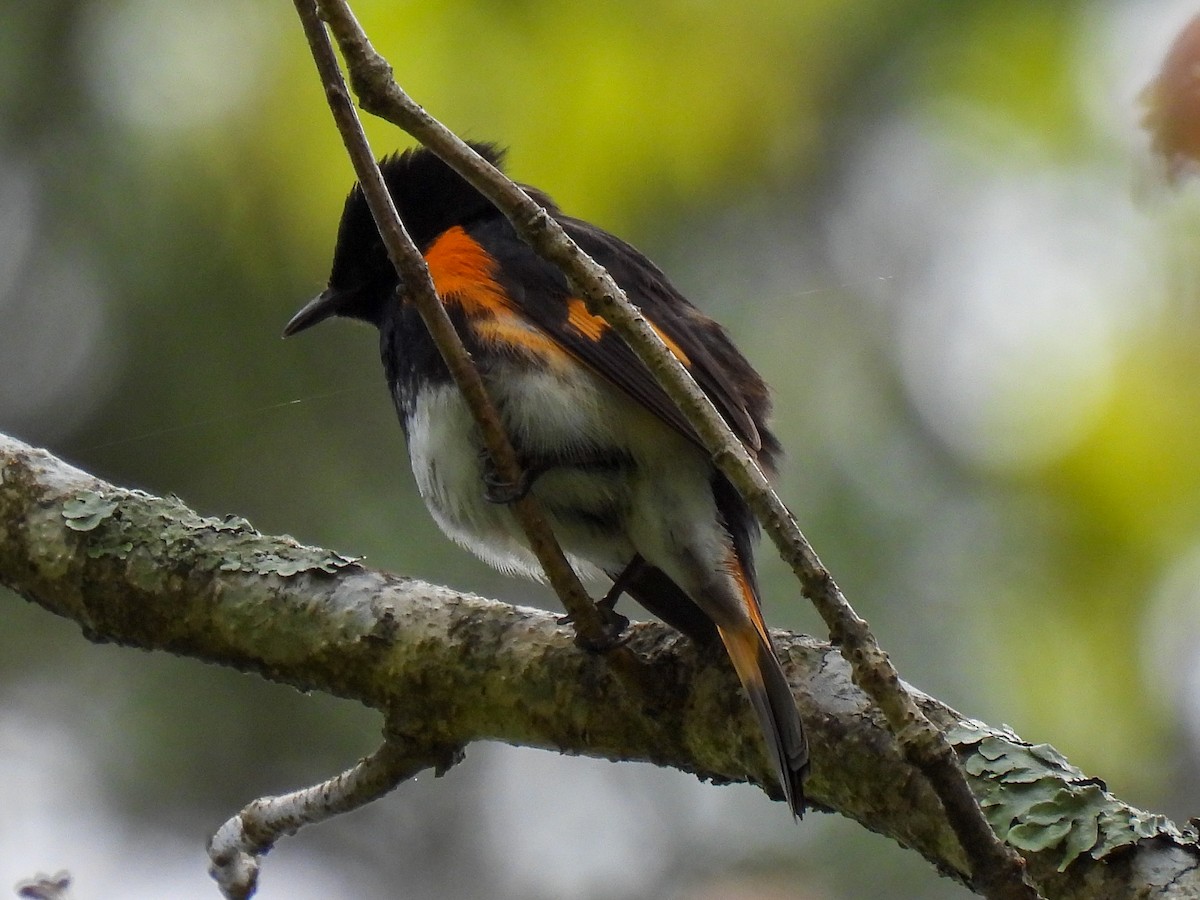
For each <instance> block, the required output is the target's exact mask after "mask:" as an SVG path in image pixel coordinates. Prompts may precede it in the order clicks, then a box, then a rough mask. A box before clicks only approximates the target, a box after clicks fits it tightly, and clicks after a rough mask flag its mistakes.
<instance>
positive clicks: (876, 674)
mask: <svg viewBox="0 0 1200 900" xmlns="http://www.w3.org/2000/svg"><path fill="white" fill-rule="evenodd" d="M319 2H320V5H321V9H322V12H323V14H324V16H325V18H326V20H327V21H328V22H329V24H330V27H331V29H332V30H333V32H334V35H335V37H336V38H337V41H338V45H339V47H340V49H341V51H342V55H343V57H344V58H345V60H346V64H347V67H348V69H349V72H350V79H351V84H352V85H353V86H354V89H355V92H356V93H357V94H358V96H359V100H360V102H361V103H362V105H363V108H364V109H366V110H368V111H370V112H373V113H375V114H376V115H379V116H380V117H382V118H384V119H386V120H388V121H390V122H392V123H393V124H395V125H397V126H399V127H400V128H402V129H404V130H405V131H407V132H408V133H409V134H411V135H412V136H413V137H415V138H417V140H419V141H420V142H421V143H422V144H424V145H425V146H427V147H429V148H430V149H431V150H432V151H433V152H434V153H436V154H437V155H438V156H440V157H441V158H442V159H443V160H444V161H445V162H446V163H448V164H449V165H450V166H452V167H453V168H454V169H456V170H457V171H458V172H459V173H460V174H461V175H463V177H465V178H466V179H467V180H468V181H470V182H471V183H472V184H474V185H475V186H476V187H477V188H478V189H479V190H480V191H481V192H483V193H484V194H485V195H486V196H487V197H488V198H489V199H491V200H492V202H493V203H495V204H496V206H497V208H498V209H500V211H501V212H503V213H504V215H505V216H507V217H508V218H509V220H510V221H511V222H512V223H513V226H514V227H515V228H516V229H517V231H518V233H520V234H521V236H522V237H523V238H524V239H525V240H526V241H527V242H528V243H529V244H530V246H532V247H533V248H534V249H535V250H536V251H537V252H538V253H540V254H541V255H542V256H543V257H545V258H546V259H547V260H549V261H551V262H553V263H554V264H555V265H557V266H559V268H560V269H562V271H563V272H564V273H565V274H566V276H567V277H568V279H570V281H571V283H572V285H573V286H574V287H575V289H576V290H578V291H579V292H580V293H581V294H582V295H583V297H584V299H585V300H586V302H587V304H588V308H589V310H591V311H592V312H594V313H596V314H598V315H601V316H603V317H604V318H605V319H606V320H607V321H608V322H609V323H610V324H611V325H612V326H613V328H614V329H615V330H616V331H618V332H619V333H620V334H621V336H622V337H623V338H624V339H625V340H626V341H627V342H628V343H629V345H630V346H631V347H632V348H633V350H634V351H635V352H636V353H637V354H638V356H639V357H640V358H641V359H642V361H643V362H644V363H645V364H646V365H647V366H648V367H649V368H650V369H651V371H652V372H653V373H654V375H655V377H656V378H657V379H658V381H659V383H660V384H661V385H662V386H663V388H664V389H665V390H666V391H667V392H668V394H669V395H670V397H671V399H672V400H673V401H675V403H676V404H677V405H678V406H679V407H680V408H681V410H682V411H683V412H684V414H685V415H686V416H687V419H688V421H689V423H690V424H691V425H692V427H693V428H695V430H696V432H697V434H698V435H699V436H700V438H701V440H702V441H703V442H704V445H705V446H706V447H707V448H708V449H709V451H710V452H711V453H712V455H713V459H714V460H715V461H716V463H717V465H718V466H719V467H720V468H721V471H722V472H724V473H725V475H726V476H728V477H729V479H730V480H731V481H732V482H733V484H734V485H735V486H736V487H737V488H738V490H739V491H741V492H742V494H743V495H744V496H745V497H746V499H747V501H748V502H749V503H750V505H751V507H752V508H753V509H754V511H755V514H756V515H757V516H758V517H759V519H760V520H761V521H762V523H763V526H764V527H765V529H766V530H767V532H768V534H770V535H771V538H772V539H773V540H774V542H775V544H776V546H777V547H778V548H779V551H780V553H781V555H782V556H783V558H784V560H785V561H786V562H788V564H789V565H790V566H791V567H792V570H793V571H794V572H795V574H796V576H797V578H798V579H799V581H800V584H801V587H802V590H803V591H804V594H805V595H806V596H807V597H808V598H809V599H810V600H812V602H813V604H814V605H815V606H816V608H817V610H818V612H819V613H820V615H821V617H822V618H823V619H824V620H825V623H826V625H827V626H828V627H829V630H830V635H831V637H832V639H833V640H834V642H835V643H836V644H837V645H838V646H839V647H840V648H841V650H842V653H843V654H844V655H845V657H846V659H847V660H848V661H849V662H850V664H851V666H852V667H853V669H854V673H855V680H856V681H857V682H858V683H859V684H860V685H861V686H862V687H863V689H864V690H865V691H866V692H867V693H868V694H869V695H870V696H871V698H872V699H873V700H874V701H875V702H876V703H877V704H878V705H879V707H880V709H881V710H882V711H883V713H884V715H885V716H886V718H887V721H888V723H889V725H890V727H891V728H892V731H893V733H894V734H895V735H896V739H897V741H898V742H899V743H900V745H901V747H902V748H903V750H904V753H905V755H906V756H907V757H908V758H909V759H910V760H911V761H912V762H913V764H914V765H916V766H917V767H918V768H920V769H921V771H922V772H923V773H925V775H926V776H927V777H928V778H929V779H930V782H931V783H932V784H933V786H934V789H935V791H936V792H937V794H938V797H939V798H940V799H941V801H942V804H943V806H944V808H945V811H946V815H947V819H948V820H949V822H950V823H951V825H952V827H953V828H954V831H955V833H956V834H957V835H958V836H959V840H960V841H961V842H962V845H963V848H964V849H965V850H966V851H967V852H968V854H969V855H970V857H971V859H972V861H973V875H974V883H975V885H976V888H977V889H978V890H979V891H980V892H982V893H984V894H986V895H987V896H989V897H996V898H1001V897H1004V898H1009V897H1012V898H1033V897H1037V896H1038V895H1037V892H1036V891H1035V890H1034V889H1033V888H1032V887H1030V885H1029V884H1028V882H1027V881H1026V880H1025V877H1024V865H1023V862H1022V860H1021V858H1020V856H1019V855H1018V854H1017V853H1016V852H1015V851H1013V850H1012V849H1011V848H1009V847H1007V846H1006V845H1005V844H1004V843H1003V842H1002V841H1000V840H999V839H998V838H997V837H996V836H995V833H994V832H993V831H992V829H991V826H990V825H989V824H988V822H987V819H986V818H985V816H984V814H983V811H982V810H981V809H980V808H979V805H978V803H977V802H976V800H975V798H974V797H973V795H972V794H971V792H970V789H969V787H968V785H967V782H966V777H965V775H964V773H963V771H962V769H961V766H960V765H959V763H958V758H957V756H956V755H955V752H954V749H953V748H952V747H951V746H950V744H949V742H948V741H947V740H946V739H945V737H944V736H943V735H942V734H941V732H940V731H939V730H938V728H937V727H936V726H935V725H934V724H933V723H932V722H930V721H929V720H928V719H927V718H926V717H925V716H924V715H923V714H922V713H921V711H920V709H919V708H918V706H917V704H916V702H915V701H914V699H913V697H912V696H911V695H910V694H909V693H908V692H907V691H906V690H905V688H904V687H903V684H902V682H901V680H900V676H899V674H898V673H897V672H896V669H895V667H894V666H892V664H891V662H890V660H889V659H888V657H887V654H886V653H884V652H883V650H882V649H881V648H880V646H879V644H878V642H877V641H876V640H875V638H874V635H873V634H872V633H871V631H870V628H869V626H868V625H867V623H866V621H865V620H863V619H862V618H861V617H859V616H858V615H857V614H856V613H855V612H854V610H853V608H852V607H851V606H850V604H849V603H848V602H847V600H846V598H845V596H844V595H843V594H842V592H841V590H840V588H838V586H837V584H836V582H835V581H834V579H833V577H832V575H830V573H829V571H828V570H827V569H826V568H825V566H824V565H823V564H822V562H821V560H820V558H819V557H818V556H817V554H816V551H815V550H813V548H812V545H811V544H809V542H808V540H807V539H806V538H805V537H804V535H803V534H802V533H801V531H800V529H799V527H798V526H797V524H796V521H795V519H794V518H793V517H792V515H791V513H790V511H789V510H788V509H787V507H786V506H784V504H783V502H782V501H781V500H780V499H779V497H778V496H777V495H776V494H775V492H774V491H773V490H772V489H771V486H770V484H769V482H768V481H767V479H766V477H765V476H764V475H763V473H762V471H761V470H760V469H759V468H758V466H757V464H756V463H755V461H754V459H753V458H752V457H751V456H750V454H749V453H748V452H747V451H746V449H745V447H744V446H742V444H741V442H740V441H739V440H738V439H737V437H736V436H735V435H734V434H733V432H732V430H731V429H730V428H729V426H728V425H727V424H726V423H725V422H724V421H723V420H722V418H721V416H720V414H719V413H718V412H717V410H716V408H715V407H714V406H713V404H712V402H711V401H710V400H709V399H708V398H707V397H706V396H705V394H704V392H703V391H702V390H701V389H700V387H699V386H698V385H697V384H696V383H695V381H694V380H693V379H692V377H691V375H690V374H689V373H688V372H687V370H686V369H685V368H684V367H683V366H682V365H681V364H680V363H679V362H678V360H676V359H675V357H674V356H673V355H672V354H671V352H670V351H669V350H668V349H667V348H666V346H665V345H664V344H663V342H662V340H661V338H659V337H658V335H656V334H655V333H654V331H653V329H651V328H650V327H649V325H648V324H647V323H646V321H645V319H644V318H643V317H642V316H641V314H640V313H639V312H638V310H637V309H636V308H634V307H633V306H632V305H631V304H630V303H629V302H628V300H627V299H626V297H625V295H624V293H623V292H622V290H621V288H620V287H619V286H618V285H617V284H616V283H615V282H614V281H613V280H612V278H611V277H610V276H609V275H608V273H607V272H606V271H605V270H604V269H603V267H601V266H599V265H597V264H596V262H595V261H594V260H592V259H591V258H590V257H588V256H587V254H585V253H584V252H583V251H582V250H580V249H579V247H578V246H577V245H576V244H575V243H574V241H572V240H571V239H570V237H569V236H568V235H567V234H566V232H565V231H564V230H563V229H562V227H561V226H560V225H559V224H558V223H557V222H555V221H554V220H553V219H552V218H551V217H550V216H549V215H548V214H547V213H546V211H545V210H544V209H542V208H541V207H540V206H539V205H538V204H537V203H536V202H535V201H533V200H532V199H531V198H530V197H529V196H528V195H527V194H526V193H525V192H524V191H522V190H521V189H520V188H519V187H517V186H516V185H515V184H514V183H513V182H512V181H510V180H509V179H507V178H506V177H505V176H504V175H503V173H501V172H499V171H498V170H496V169H495V168H494V167H493V166H491V165H490V164H488V163H487V161H486V160H484V159H482V158H481V157H479V155H478V154H476V153H474V151H472V150H471V148H470V147H468V146H467V145H466V144H465V143H464V142H463V141H462V140H460V139H459V138H458V137H457V136H456V135H454V134H453V133H452V132H451V131H450V130H449V129H447V128H446V127H445V126H443V125H442V124H441V123H440V122H438V121H437V120H436V119H434V118H433V117H432V116H430V115H429V114H428V113H427V112H426V111H425V110H424V109H423V108H421V107H420V106H419V105H418V104H417V103H415V102H414V101H413V100H412V99H411V98H410V97H409V96H408V95H407V94H406V93H405V92H404V91H403V90H402V89H401V88H400V87H399V86H398V85H397V84H396V82H395V80H394V79H393V78H392V72H391V67H390V66H389V65H388V63H387V61H386V60H384V59H383V57H381V56H380V55H379V54H378V53H377V52H376V51H375V49H374V48H373V47H372V46H371V44H370V41H369V39H368V38H367V35H366V33H365V32H364V31H363V30H362V28H361V26H360V25H359V24H358V22H357V20H356V19H355V17H354V15H353V13H352V12H351V10H350V7H349V5H348V4H347V3H346V2H345V0H319Z"/></svg>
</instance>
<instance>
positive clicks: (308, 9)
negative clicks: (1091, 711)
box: [295, 0, 637, 677]
mask: <svg viewBox="0 0 1200 900" xmlns="http://www.w3.org/2000/svg"><path fill="white" fill-rule="evenodd" d="M295 6H296V11H297V13H298V14H299V16H300V21H301V23H302V24H303V26H304V33H305V36H306V37H307V38H308V44H309V47H310V49H311V50H312V55H313V60H314V61H315V62H316V65H317V71H318V72H319V73H320V76H321V82H322V84H323V85H324V87H325V96H326V99H327V100H328V101H329V108H330V110H331V111H332V112H333V118H334V121H335V122H336V123H337V127H338V131H339V132H340V133H341V135H342V140H343V141H344V142H345V145H346V151H347V152H348V153H349V155H350V161H351V162H352V163H353V165H354V171H355V174H356V175H357V176H358V182H359V184H360V185H361V187H362V192H363V196H364V197H365V198H366V201H367V205H368V206H369V207H370V209H371V214H372V215H373V216H374V217H375V221H376V223H377V225H378V227H379V231H380V234H381V236H382V237H383V242H384V245H385V246H386V248H387V252H388V256H389V257H390V258H391V260H392V264H393V265H394V266H395V267H396V271H397V272H398V273H399V275H400V278H401V281H402V283H403V284H404V286H405V297H406V300H408V301H410V302H411V303H413V305H414V306H415V307H416V308H417V310H418V312H419V313H420V314H421V318H422V320H424V322H425V326H426V327H427V328H428V329H429V333H430V334H431V335H432V337H433V341H434V343H435V344H436V345H437V348H438V350H439V351H440V352H441V354H442V357H443V359H445V361H446V365H447V366H448V367H449V369H450V373H451V375H452V376H453V378H454V381H455V383H456V384H457V385H458V388H459V390H460V391H462V394H463V397H464V398H465V400H466V403H467V405H468V406H469V407H470V409H471V413H472V414H473V415H474V417H475V420H476V422H477V423H478V425H479V428H480V432H481V434H482V436H483V441H484V445H485V446H486V447H487V450H488V453H489V454H490V455H491V457H492V461H493V464H494V466H495V469H496V472H497V474H498V475H499V476H500V478H502V479H503V480H505V481H507V482H508V483H510V484H519V483H520V482H521V466H520V463H519V462H518V460H517V454H516V451H515V450H514V449H513V446H512V443H511V442H510V441H509V439H508V435H507V433H506V432H505V430H504V426H503V424H502V423H501V421H500V416H499V414H498V413H497V412H496V408H495V406H494V405H493V404H492V402H491V399H490V398H489V397H488V394H487V390H486V388H485V387H484V384H483V379H482V378H481V377H480V375H479V370H478V369H476V368H475V365H474V363H473V362H472V361H471V358H470V355H469V354H468V353H467V350H466V348H465V347H464V346H463V344H462V340H461V339H460V338H459V336H458V333H457V332H456V331H455V330H454V325H453V324H452V323H451V321H450V317H449V315H448V314H447V313H446V310H445V307H443V306H442V304H441V302H440V301H439V300H438V296H437V292H436V290H435V289H434V286H433V282H432V281H431V280H430V277H429V270H428V268H426V266H425V261H424V260H423V259H422V258H421V254H420V252H419V251H418V250H417V248H416V246H415V245H414V244H413V242H412V239H411V238H410V237H409V236H408V232H407V231H405V229H404V225H403V223H402V222H401V221H400V217H399V215H397V213H396V207H395V205H394V204H393V202H392V198H391V196H390V195H389V194H388V191H387V187H386V186H385V185H384V182H383V176H382V175H381V174H380V172H379V166H378V165H377V163H376V162H375V156H374V154H373V153H372V152H371V147H370V145H369V144H368V143H367V137H366V134H365V133H364V131H363V128H362V123H361V122H360V121H359V119H358V113H357V111H356V110H355V109H354V105H353V104H352V103H351V101H350V95H349V93H348V92H347V90H346V84H345V81H344V80H343V78H342V72H341V69H340V68H339V67H338V62H337V57H336V56H335V55H334V51H333V45H332V44H331V42H330V40H329V35H328V33H327V32H326V30H325V25H324V24H323V23H322V21H321V19H320V15H319V13H318V10H317V6H316V3H315V2H314V0H295ZM513 513H514V514H515V516H516V519H517V521H518V523H519V524H520V525H521V527H522V529H524V531H525V534H526V536H527V537H528V539H529V545H530V549H531V550H532V551H533V553H534V555H535V556H537V559H538V562H539V563H540V564H541V566H542V569H543V571H545V573H546V577H547V578H548V580H549V582H550V585H551V586H552V587H553V588H554V590H555V592H556V593H557V594H558V596H559V599H560V600H561V601H562V604H563V606H564V607H565V608H566V610H567V614H568V615H569V616H570V617H571V621H572V622H573V623H574V626H575V629H576V633H577V634H578V636H579V640H580V642H581V643H582V644H583V645H585V646H588V647H592V648H609V649H612V656H613V661H614V664H616V665H618V666H619V667H621V669H622V670H624V671H625V672H626V673H627V674H628V675H629V676H630V677H635V673H636V670H637V667H636V661H635V660H634V659H633V658H632V656H631V655H630V654H629V652H628V650H625V649H623V648H621V647H619V646H618V647H612V648H610V645H611V643H612V636H611V635H610V633H609V630H608V628H607V627H606V625H605V622H604V619H603V617H602V615H601V613H600V611H599V609H598V608H597V606H596V604H595V603H593V602H592V600H591V598H590V597H589V596H588V594H587V591H586V590H584V587H583V585H582V584H581V583H580V581H579V577H578V575H577V574H576V573H575V570H574V569H573V568H572V567H571V564H570V562H569V561H568V560H567V557H566V555H565V554H564V553H563V551H562V548H561V547H560V546H559V543H558V541H557V539H556V538H555V537H554V533H553V532H552V531H551V529H550V526H549V524H547V521H546V517H545V514H544V513H543V512H542V510H541V506H540V504H539V503H538V502H537V501H536V499H534V497H533V496H532V495H530V494H526V495H525V496H524V497H522V498H521V499H519V500H517V501H516V502H515V503H514V504H513Z"/></svg>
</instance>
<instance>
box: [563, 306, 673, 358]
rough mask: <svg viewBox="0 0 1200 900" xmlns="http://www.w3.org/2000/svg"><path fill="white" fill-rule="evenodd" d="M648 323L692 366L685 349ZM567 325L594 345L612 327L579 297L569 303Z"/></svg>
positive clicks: (668, 346)
mask: <svg viewBox="0 0 1200 900" xmlns="http://www.w3.org/2000/svg"><path fill="white" fill-rule="evenodd" d="M646 321H647V323H648V324H649V325H650V327H651V328H652V329H654V333H655V334H657V335H658V337H659V340H661V341H662V342H663V343H664V344H666V345H667V349H668V350H670V351H671V353H672V355H673V356H674V357H675V358H676V359H677V360H679V361H680V362H681V363H683V364H684V365H685V366H690V365H691V364H692V361H691V360H690V359H688V355H687V354H686V353H684V352H683V348H682V347H680V346H679V345H678V344H677V343H675V342H674V341H673V340H671V338H670V337H669V336H668V335H667V333H666V332H665V331H663V330H662V329H661V328H659V327H658V326H657V325H655V324H654V323H653V322H651V321H650V320H649V319H647V320H646ZM567 324H568V325H569V326H570V327H572V328H574V329H575V330H576V331H577V332H579V333H580V334H581V335H583V336H584V337H585V338H587V339H588V340H589V341H592V342H593V343H594V342H596V341H598V340H600V338H601V337H602V336H603V335H604V332H606V331H607V330H608V329H609V327H610V326H609V324H608V322H606V321H605V320H604V319H603V318H601V317H600V316H597V315H593V314H592V313H590V312H588V308H587V304H586V303H584V301H583V300H581V299H580V298H578V297H572V298H571V299H570V300H568V301H567Z"/></svg>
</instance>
